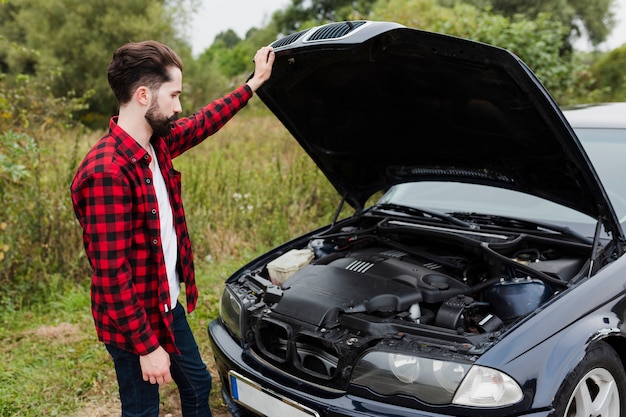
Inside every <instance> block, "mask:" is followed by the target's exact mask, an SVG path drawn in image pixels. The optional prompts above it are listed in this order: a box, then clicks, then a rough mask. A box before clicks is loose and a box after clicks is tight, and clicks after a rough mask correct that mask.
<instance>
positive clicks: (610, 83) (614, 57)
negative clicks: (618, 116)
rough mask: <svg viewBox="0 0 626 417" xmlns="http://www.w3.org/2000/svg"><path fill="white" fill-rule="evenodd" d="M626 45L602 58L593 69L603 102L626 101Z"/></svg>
mask: <svg viewBox="0 0 626 417" xmlns="http://www.w3.org/2000/svg"><path fill="white" fill-rule="evenodd" d="M624 68H626V44H624V45H622V46H620V47H619V48H616V49H614V50H612V51H609V52H608V53H606V54H604V55H603V56H601V57H600V58H599V59H598V60H597V61H596V62H595V63H594V64H593V66H592V67H591V72H592V73H593V75H594V77H595V79H596V85H597V87H598V88H600V89H603V91H604V95H603V96H602V98H601V100H602V101H626V72H625V71H624Z"/></svg>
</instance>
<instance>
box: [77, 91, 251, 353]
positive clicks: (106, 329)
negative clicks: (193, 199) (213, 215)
mask: <svg viewBox="0 0 626 417" xmlns="http://www.w3.org/2000/svg"><path fill="white" fill-rule="evenodd" d="M251 97H252V90H251V89H250V87H248V86H247V85H243V86H241V87H239V88H238V89H236V90H235V91H233V92H232V93H231V94H229V95H227V96H225V97H223V98H222V99H220V100H216V101H214V102H212V103H210V104H209V105H207V106H206V107H204V108H203V109H202V110H200V111H199V112H197V113H195V114H194V115H192V116H190V117H187V118H182V119H180V120H178V121H177V122H176V126H175V127H174V128H173V129H172V131H171V132H170V134H169V135H168V136H166V137H158V138H154V137H153V138H152V141H151V142H152V145H153V147H154V149H155V151H156V157H157V160H158V162H159V167H160V168H161V172H162V173H163V178H164V179H165V182H166V185H167V188H168V192H169V197H170V203H171V206H172V213H173V215H174V228H175V230H176V235H177V237H178V265H177V270H178V274H179V277H180V278H181V282H184V284H185V292H186V298H187V310H188V311H189V312H191V311H193V310H194V308H195V305H196V301H197V299H198V289H197V287H196V283H195V278H194V269H193V255H192V253H191V242H190V240H189V233H188V231H187V225H186V222H185V213H184V210H183V204H182V200H181V176H180V173H179V172H177V171H176V170H175V169H174V167H173V165H172V158H175V157H177V156H178V155H180V154H182V153H183V152H185V151H186V150H188V149H190V148H191V147H193V146H195V145H197V144H199V143H200V142H202V141H203V140H204V139H205V138H207V137H208V136H209V135H211V134H213V133H215V132H217V131H218V130H219V129H220V128H221V127H222V126H223V125H224V124H225V123H226V122H227V121H228V120H230V118H231V117H233V116H234V115H235V114H236V113H237V112H238V111H239V110H240V109H241V108H242V107H244V106H245V105H246V103H247V102H248V100H249V99H250V98H251ZM149 163H150V156H149V154H148V153H147V152H146V150H145V149H144V148H143V147H141V146H140V145H139V144H138V143H137V142H136V141H135V140H134V139H133V138H132V137H130V136H129V135H128V134H127V133H126V132H125V131H124V130H122V129H121V128H120V127H119V126H118V125H117V118H116V117H114V118H113V119H111V122H110V130H109V133H108V134H106V135H105V136H104V137H102V138H101V139H100V140H99V141H98V142H97V143H96V144H95V146H94V147H93V148H92V149H91V150H90V151H89V153H88V154H87V156H86V157H85V159H84V160H83V162H82V163H81V164H80V166H79V168H78V171H77V172H76V175H75V177H74V180H73V182H72V186H71V194H72V202H73V204H74V211H75V213H76V217H77V218H78V221H79V222H80V225H81V226H82V228H83V242H84V246H85V251H86V253H87V257H88V258H89V262H90V264H91V267H92V269H93V277H92V285H91V309H92V314H93V317H94V322H95V326H96V331H97V334H98V338H99V339H100V340H101V341H102V342H104V343H106V344H111V345H114V346H116V347H118V348H120V349H123V350H127V351H130V352H134V353H137V354H139V355H145V354H147V353H150V352H152V351H154V350H155V349H157V348H158V347H159V345H161V346H163V347H164V348H165V350H167V351H168V352H175V351H176V345H175V342H174V334H173V332H172V328H171V324H172V313H171V309H170V307H169V306H170V305H171V304H170V294H169V286H168V282H167V274H166V271H165V261H164V257H163V249H162V246H161V234H160V225H159V207H158V205H157V198H156V194H155V191H154V187H153V184H152V171H151V170H150V168H149Z"/></svg>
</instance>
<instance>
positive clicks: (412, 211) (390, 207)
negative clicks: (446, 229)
mask: <svg viewBox="0 0 626 417" xmlns="http://www.w3.org/2000/svg"><path fill="white" fill-rule="evenodd" d="M372 210H375V211H395V212H400V213H403V214H408V215H411V216H419V217H423V218H425V219H438V220H442V221H444V222H446V223H449V224H452V225H455V226H459V227H464V228H468V229H479V226H478V225H477V224H475V223H470V222H466V221H463V220H461V219H459V218H457V217H455V216H454V215H450V214H447V213H441V212H438V211H433V210H426V209H422V208H415V207H408V206H401V205H399V204H391V203H384V204H378V205H376V206H374V207H372Z"/></svg>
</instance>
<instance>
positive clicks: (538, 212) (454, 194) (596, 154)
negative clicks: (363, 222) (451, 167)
mask: <svg viewBox="0 0 626 417" xmlns="http://www.w3.org/2000/svg"><path fill="white" fill-rule="evenodd" d="M625 132H626V131H625V130H620V129H579V130H577V133H578V135H579V137H580V140H581V143H582V144H583V146H584V147H585V150H586V151H587V153H588V155H589V158H590V159H591V161H592V163H593V164H594V166H595V167H596V171H597V172H598V175H599V176H600V179H601V180H602V181H603V184H604V186H605V188H606V190H607V193H608V195H609V198H610V199H611V203H612V204H613V206H614V208H615V211H616V213H617V215H618V217H619V218H620V220H621V222H622V224H623V223H624V222H625V221H626V180H624V179H625V178H626V163H625V162H626V161H624V160H623V159H624V158H625V157H626V140H624V139H626V133H625ZM379 202H380V203H392V204H399V205H405V206H409V207H416V208H422V209H429V210H436V211H440V212H445V213H452V212H474V213H482V214H491V215H499V216H509V217H516V218H523V219H531V220H535V221H544V222H549V223H554V224H559V225H562V226H567V227H570V228H572V229H574V230H576V231H578V232H580V233H583V234H585V235H587V236H591V235H592V234H593V230H594V227H595V224H596V219H594V218H592V217H590V216H587V215H585V214H583V213H580V212H578V211H576V210H573V209H570V208H567V207H564V206H561V205H559V204H556V203H553V202H551V201H548V200H544V199H542V198H539V197H535V196H531V195H527V194H524V193H520V192H517V191H511V190H506V189H501V188H496V187H490V186H484V185H476V184H465V183H458V182H415V183H406V184H399V185H396V186H394V187H392V188H391V189H390V190H389V191H388V192H387V193H386V194H385V195H384V196H383V197H382V198H381V199H380V200H379Z"/></svg>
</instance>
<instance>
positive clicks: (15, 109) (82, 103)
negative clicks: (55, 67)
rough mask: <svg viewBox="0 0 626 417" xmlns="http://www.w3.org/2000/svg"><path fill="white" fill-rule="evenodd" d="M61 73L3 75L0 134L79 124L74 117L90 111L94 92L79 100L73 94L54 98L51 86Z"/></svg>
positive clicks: (0, 79) (69, 93)
mask: <svg viewBox="0 0 626 417" xmlns="http://www.w3.org/2000/svg"><path fill="white" fill-rule="evenodd" d="M59 77H60V74H58V73H54V72H52V71H50V72H48V73H46V74H42V75H41V76H40V77H34V76H31V75H27V74H18V75H16V76H14V77H13V78H12V79H11V78H10V77H9V76H8V75H6V74H0V132H3V131H7V130H14V131H19V132H22V131H29V130H38V131H45V130H48V129H56V130H58V129H64V128H67V127H70V126H73V125H74V124H75V123H76V120H75V114H76V113H78V112H81V111H83V110H85V109H86V108H87V100H88V99H89V97H90V95H91V94H92V93H93V91H88V92H86V93H85V95H83V96H82V97H76V95H75V94H74V92H73V91H69V92H67V94H66V95H65V96H59V97H55V96H54V95H53V94H52V90H51V87H50V85H52V84H54V82H55V80H57V79H58V78H59Z"/></svg>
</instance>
